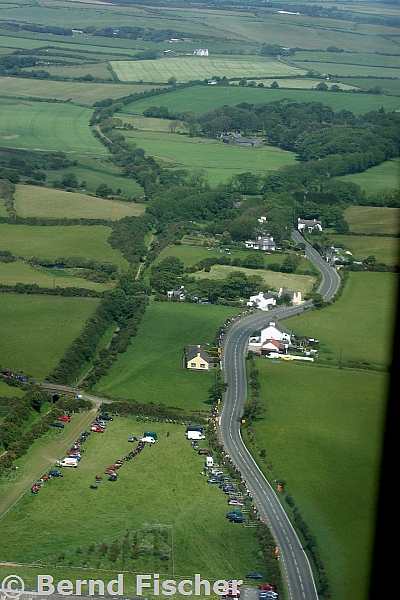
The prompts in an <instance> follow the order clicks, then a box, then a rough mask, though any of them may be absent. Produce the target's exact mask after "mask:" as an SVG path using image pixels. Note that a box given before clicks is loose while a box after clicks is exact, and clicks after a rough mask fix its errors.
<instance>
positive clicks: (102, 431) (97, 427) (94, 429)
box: [90, 425, 104, 433]
mask: <svg viewBox="0 0 400 600" xmlns="http://www.w3.org/2000/svg"><path fill="white" fill-rule="evenodd" d="M90 431H95V432H96V433H104V429H103V428H102V427H99V426H98V425H92V427H91V428H90Z"/></svg>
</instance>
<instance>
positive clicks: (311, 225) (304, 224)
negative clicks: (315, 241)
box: [297, 217, 322, 233]
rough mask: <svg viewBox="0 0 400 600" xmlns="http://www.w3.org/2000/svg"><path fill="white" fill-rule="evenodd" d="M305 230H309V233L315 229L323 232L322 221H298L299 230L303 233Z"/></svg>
mask: <svg viewBox="0 0 400 600" xmlns="http://www.w3.org/2000/svg"><path fill="white" fill-rule="evenodd" d="M303 229H308V232H309V233H311V232H312V231H313V230H314V229H318V230H319V231H322V223H321V221H317V219H300V217H299V218H298V219H297V230H298V231H303Z"/></svg>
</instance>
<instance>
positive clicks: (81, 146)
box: [0, 98, 106, 154]
mask: <svg viewBox="0 0 400 600" xmlns="http://www.w3.org/2000/svg"><path fill="white" fill-rule="evenodd" d="M91 115H92V111H91V110H90V109H89V108H83V107H79V106H74V105H70V104H51V103H47V102H28V101H27V100H19V101H13V102H10V100H9V99H6V100H5V99H4V98H2V99H0V145H1V146H4V147H9V148H24V149H28V150H54V151H59V150H60V151H63V152H73V153H96V154H103V153H105V152H106V149H105V148H104V147H103V146H102V145H101V143H100V142H99V140H98V139H96V138H95V137H94V136H93V134H92V132H91V129H90V127H89V121H90V117H91Z"/></svg>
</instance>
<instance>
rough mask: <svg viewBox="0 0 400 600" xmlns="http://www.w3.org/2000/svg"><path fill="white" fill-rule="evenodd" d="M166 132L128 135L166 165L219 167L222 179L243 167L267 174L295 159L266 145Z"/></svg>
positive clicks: (207, 169)
mask: <svg viewBox="0 0 400 600" xmlns="http://www.w3.org/2000/svg"><path fill="white" fill-rule="evenodd" d="M164 135H165V136H168V135H169V134H162V133H159V134H157V132H154V133H150V132H133V133H130V132H128V135H127V136H126V138H127V139H132V140H134V141H135V142H136V143H137V145H138V146H140V147H141V148H143V149H144V150H145V151H146V154H148V155H151V156H154V157H155V158H156V159H158V160H159V161H161V162H162V163H163V166H168V165H169V164H171V163H172V164H173V163H175V165H173V166H177V165H179V166H180V168H182V167H183V168H185V167H189V168H201V169H206V171H207V173H210V175H211V176H212V175H213V173H214V171H218V174H217V178H218V179H219V178H220V177H221V179H225V178H227V177H229V176H232V175H234V174H235V173H242V172H243V171H258V172H260V173H262V174H264V173H265V171H268V170H275V169H278V168H279V167H281V166H283V165H287V164H294V163H295V155H294V154H293V153H292V152H286V151H283V150H278V149H275V148H270V147H266V146H259V147H255V148H251V147H248V148H238V147H235V146H233V145H230V144H223V143H222V142H219V141H216V140H212V141H211V140H210V142H211V143H210V142H208V143H204V142H203V143H202V144H199V142H198V139H193V138H189V137H182V136H178V135H177V134H176V135H175V139H174V140H172V139H168V138H167V139H165V138H164ZM171 137H172V136H171ZM178 139H179V141H178ZM164 163H165V164H164ZM171 166H172V165H171ZM221 174H222V176H221ZM219 180H220V179H219Z"/></svg>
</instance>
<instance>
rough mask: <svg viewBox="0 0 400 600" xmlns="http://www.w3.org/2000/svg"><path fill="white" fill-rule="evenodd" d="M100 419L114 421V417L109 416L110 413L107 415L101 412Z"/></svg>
mask: <svg viewBox="0 0 400 600" xmlns="http://www.w3.org/2000/svg"><path fill="white" fill-rule="evenodd" d="M100 419H103V421H114V419H113V418H112V417H110V415H108V414H107V413H103V414H102V415H100Z"/></svg>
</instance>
